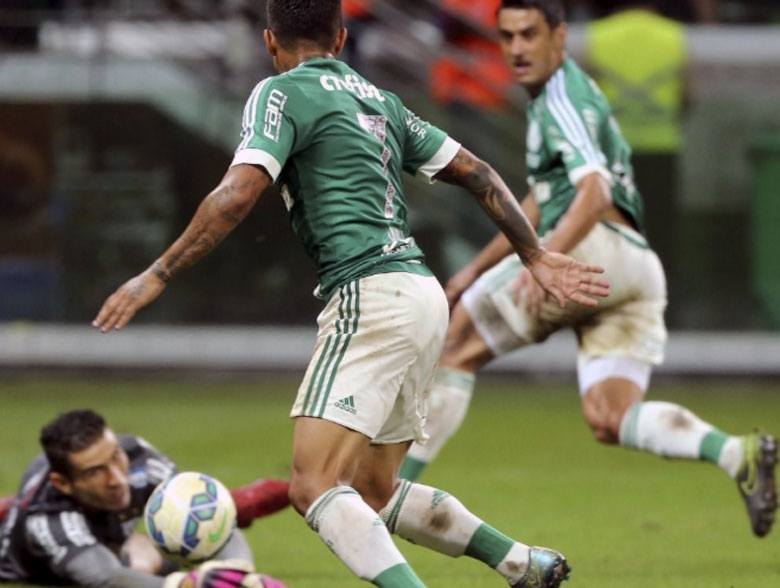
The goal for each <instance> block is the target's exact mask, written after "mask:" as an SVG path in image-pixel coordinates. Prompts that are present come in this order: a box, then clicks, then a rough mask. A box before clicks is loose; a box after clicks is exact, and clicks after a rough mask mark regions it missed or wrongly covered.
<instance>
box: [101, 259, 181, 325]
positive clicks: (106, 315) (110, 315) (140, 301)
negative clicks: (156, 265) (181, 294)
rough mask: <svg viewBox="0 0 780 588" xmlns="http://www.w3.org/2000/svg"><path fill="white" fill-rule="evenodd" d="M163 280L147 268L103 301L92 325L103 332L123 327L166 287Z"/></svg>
mask: <svg viewBox="0 0 780 588" xmlns="http://www.w3.org/2000/svg"><path fill="white" fill-rule="evenodd" d="M165 285H166V284H165V282H163V281H162V280H161V279H160V278H159V277H158V276H156V275H155V274H154V273H153V272H151V271H149V270H146V271H145V272H143V273H142V274H138V275H137V276H135V277H134V278H131V279H130V280H128V281H127V282H125V283H124V284H122V285H121V286H120V287H119V289H118V290H117V291H116V292H114V293H113V294H112V295H111V296H109V297H108V299H107V300H106V301H105V302H104V303H103V306H102V308H101V309H100V312H99V313H98V315H97V317H95V320H93V321H92V326H93V327H97V328H98V329H100V330H101V331H102V332H103V333H107V332H108V331H110V330H111V329H121V328H122V327H124V326H125V325H126V324H127V323H129V322H130V319H132V318H133V317H134V316H135V313H137V312H138V311H139V310H141V309H142V308H143V307H144V306H146V305H147V304H149V303H150V302H152V301H154V300H155V299H156V298H157V297H158V296H159V295H160V294H161V293H162V291H163V290H164V289H165Z"/></svg>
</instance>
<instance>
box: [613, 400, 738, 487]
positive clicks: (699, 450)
mask: <svg viewBox="0 0 780 588" xmlns="http://www.w3.org/2000/svg"><path fill="white" fill-rule="evenodd" d="M620 444H621V445H623V446H624V447H633V448H634V449H641V450H643V451H649V452H650V453H655V454H656V455H661V456H664V457H676V458H682V459H701V460H704V461H709V462H711V463H714V464H716V465H717V466H718V467H720V468H721V469H722V470H723V471H725V472H726V473H727V474H728V475H729V476H731V477H732V478H734V477H735V476H736V475H737V471H738V470H739V467H740V465H741V464H742V459H743V453H744V449H743V442H742V439H741V438H740V437H735V436H732V435H728V434H726V433H724V432H723V431H720V430H718V429H716V428H715V427H713V426H712V425H711V424H709V423H707V422H705V421H703V420H701V419H700V418H699V417H697V416H696V415H695V414H693V413H692V412H691V411H690V410H688V409H687V408H684V407H682V406H679V405H677V404H673V403H671V402H658V401H652V402H640V403H638V404H635V405H634V406H632V407H631V408H630V409H629V410H628V411H627V412H626V414H625V416H624V417H623V421H622V422H621V423H620Z"/></svg>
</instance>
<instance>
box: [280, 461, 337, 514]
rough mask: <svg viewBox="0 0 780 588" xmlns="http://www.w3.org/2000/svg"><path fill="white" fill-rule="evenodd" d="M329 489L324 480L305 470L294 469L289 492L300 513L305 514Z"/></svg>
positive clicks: (293, 504)
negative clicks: (308, 473)
mask: <svg viewBox="0 0 780 588" xmlns="http://www.w3.org/2000/svg"><path fill="white" fill-rule="evenodd" d="M328 489H329V485H328V484H326V483H325V482H324V481H323V480H320V479H317V478H316V477H314V476H311V475H307V474H305V473H303V472H295V471H293V474H292V476H291V477H290V488H289V490H288V492H287V495H288V497H289V498H290V504H292V506H293V508H294V509H295V510H297V511H298V513H299V514H301V515H305V514H306V511H308V510H309V507H310V506H311V505H312V504H313V503H314V501H315V500H317V498H319V497H320V496H322V494H323V493H325V492H326V491H327V490H328Z"/></svg>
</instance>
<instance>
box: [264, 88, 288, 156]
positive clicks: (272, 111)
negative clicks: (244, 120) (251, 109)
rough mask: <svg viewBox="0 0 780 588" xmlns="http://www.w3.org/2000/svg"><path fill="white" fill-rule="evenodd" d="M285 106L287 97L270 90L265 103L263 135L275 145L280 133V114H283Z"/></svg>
mask: <svg viewBox="0 0 780 588" xmlns="http://www.w3.org/2000/svg"><path fill="white" fill-rule="evenodd" d="M285 104H287V95H286V94H285V93H284V92H281V91H280V90H277V89H273V90H271V93H270V94H269V95H268V100H267V101H266V103H265V115H264V116H263V135H265V136H266V137H268V138H269V139H271V140H272V141H275V142H277V143H278V142H279V135H280V133H281V132H282V113H283V112H284V105H285Z"/></svg>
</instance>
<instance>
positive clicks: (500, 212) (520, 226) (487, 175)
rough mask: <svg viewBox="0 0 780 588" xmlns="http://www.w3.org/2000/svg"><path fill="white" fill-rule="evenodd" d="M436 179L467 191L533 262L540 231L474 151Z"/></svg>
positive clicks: (463, 152)
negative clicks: (537, 231)
mask: <svg viewBox="0 0 780 588" xmlns="http://www.w3.org/2000/svg"><path fill="white" fill-rule="evenodd" d="M436 179H439V180H442V181H444V182H447V183H450V184H457V185H459V186H462V187H464V188H466V189H467V190H468V191H469V192H471V194H472V195H474V197H475V198H476V199H477V201H478V202H479V204H480V206H482V208H483V209H484V210H485V212H486V213H487V214H488V215H489V216H490V218H492V219H493V222H495V223H496V225H498V227H499V228H500V229H501V231H502V232H503V233H504V234H505V235H506V237H507V238H508V239H509V241H510V243H511V244H512V246H513V248H514V249H515V251H517V253H518V255H520V258H521V259H522V260H523V261H524V262H526V263H528V262H532V261H533V260H534V259H536V258H537V257H538V256H539V255H541V253H542V250H541V249H540V247H539V240H538V239H537V236H536V231H534V228H533V226H532V224H531V222H530V221H529V219H528V217H527V216H526V215H525V213H523V210H522V209H521V208H520V205H519V204H518V202H517V199H516V198H515V196H514V194H512V192H511V190H509V188H508V187H507V185H506V183H505V182H504V180H503V179H501V176H499V175H498V173H497V172H496V171H495V170H494V169H493V168H492V167H491V166H490V165H488V164H487V163H486V162H484V161H482V160H481V159H479V158H478V157H476V156H475V155H474V154H472V153H471V152H470V151H468V150H467V149H464V148H462V147H461V148H460V150H459V151H458V153H457V154H456V155H455V157H454V158H453V159H452V161H450V163H449V164H448V165H447V166H446V167H444V168H443V169H442V170H441V171H440V172H439V173H438V174H436Z"/></svg>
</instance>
